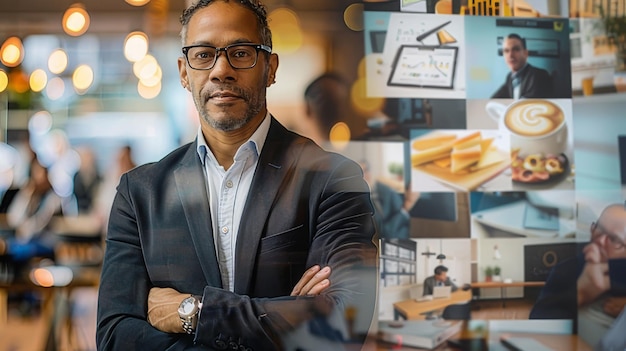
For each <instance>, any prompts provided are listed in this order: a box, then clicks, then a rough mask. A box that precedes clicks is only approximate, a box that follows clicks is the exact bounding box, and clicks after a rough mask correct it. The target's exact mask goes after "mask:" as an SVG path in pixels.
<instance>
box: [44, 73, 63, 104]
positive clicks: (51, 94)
mask: <svg viewBox="0 0 626 351" xmlns="http://www.w3.org/2000/svg"><path fill="white" fill-rule="evenodd" d="M63 94H65V82H64V81H63V79H61V78H60V77H54V78H52V79H50V81H49V82H48V85H47V86H46V96H48V99H50V100H58V99H60V98H62V97H63Z"/></svg>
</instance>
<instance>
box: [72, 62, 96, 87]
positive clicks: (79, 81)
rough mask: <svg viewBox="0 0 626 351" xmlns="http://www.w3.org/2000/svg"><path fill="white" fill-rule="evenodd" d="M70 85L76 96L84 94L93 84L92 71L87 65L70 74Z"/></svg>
mask: <svg viewBox="0 0 626 351" xmlns="http://www.w3.org/2000/svg"><path fill="white" fill-rule="evenodd" d="M72 84H73V85H74V90H76V92H77V93H78V94H84V93H85V92H87V89H89V87H90V86H91V84H93V70H92V69H91V67H89V66H88V65H80V66H78V67H76V70H74V74H72Z"/></svg>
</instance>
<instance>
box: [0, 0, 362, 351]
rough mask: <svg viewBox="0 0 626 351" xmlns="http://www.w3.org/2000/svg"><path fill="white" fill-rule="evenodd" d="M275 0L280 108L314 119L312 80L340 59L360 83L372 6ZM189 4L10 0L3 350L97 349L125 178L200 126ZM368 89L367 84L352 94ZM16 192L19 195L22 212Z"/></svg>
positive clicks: (2, 101) (2, 178) (2, 65)
mask: <svg viewBox="0 0 626 351" xmlns="http://www.w3.org/2000/svg"><path fill="white" fill-rule="evenodd" d="M264 2H265V4H266V6H267V8H268V10H269V11H270V25H271V29H272V31H273V35H274V51H275V52H277V53H278V54H279V55H280V69H279V71H278V76H277V79H276V80H277V82H278V84H276V85H274V86H272V88H271V89H269V92H268V103H269V110H270V111H271V112H272V113H273V114H274V115H275V116H276V117H277V118H278V119H279V120H281V121H282V122H283V123H284V124H286V125H287V126H289V127H290V128H292V129H294V130H298V131H302V130H306V129H307V128H309V127H308V126H307V124H306V123H307V122H306V118H304V114H305V108H304V101H303V92H304V90H305V88H306V85H307V84H308V83H309V82H310V81H312V80H313V79H314V78H315V77H316V76H318V75H320V74H322V73H324V72H328V71H335V72H339V73H340V74H341V75H343V76H344V77H345V78H346V79H347V80H348V81H351V82H354V81H357V80H358V77H359V69H361V70H362V69H363V68H362V64H361V61H362V59H363V45H362V41H363V39H362V33H361V32H362V26H363V24H362V13H363V4H362V3H360V2H357V1H352V0H315V1H310V0H266V1H264ZM190 3H191V1H190V0H126V1H125V0H109V1H97V0H82V1H81V2H75V1H74V0H24V1H9V0H1V1H0V45H1V48H0V199H2V202H1V203H0V350H44V349H45V350H95V306H96V291H97V284H98V276H99V265H100V262H101V259H102V254H103V251H102V242H103V237H104V235H105V232H106V220H107V216H108V211H109V208H110V205H111V202H112V198H113V196H114V192H115V186H116V185H117V181H118V180H119V176H120V174H121V173H123V172H125V171H126V170H128V169H130V168H132V167H134V166H135V165H139V164H143V163H146V162H150V161H156V160H158V159H160V158H161V157H163V156H164V155H165V154H167V153H168V152H170V151H171V150H173V149H174V148H175V147H177V146H179V145H181V144H183V143H186V142H188V141H191V140H192V139H193V138H194V137H195V133H196V131H197V126H198V121H197V115H196V112H195V109H194V108H193V102H192V100H191V98H190V96H189V94H188V93H187V92H186V91H185V90H184V89H182V88H181V86H180V81H179V78H178V69H177V63H176V61H177V58H178V57H179V56H180V46H181V44H180V38H179V30H180V24H179V21H178V19H179V16H180V14H181V13H182V11H183V9H184V8H186V7H187V6H188V5H190ZM363 96H364V92H363V93H361V94H359V90H358V89H357V93H356V94H353V97H352V98H353V99H357V100H358V99H359V98H361V99H363V101H364V102H367V99H364V98H363ZM358 104H359V103H357V105H358ZM360 113H361V114H362V115H363V116H366V115H367V114H368V109H367V108H365V109H363V111H360ZM359 118H360V117H359ZM359 118H356V119H355V120H353V121H352V125H354V126H357V128H358V126H359V125H361V124H362V125H365V119H362V120H361V119H359ZM42 166H43V167H42ZM41 172H44V173H41ZM46 172H47V173H46ZM38 174H39V175H38ZM41 174H43V176H41ZM46 175H47V177H46ZM20 189H28V190H29V191H27V192H26V194H24V193H22V194H19V190H20ZM28 195H30V198H29V197H28ZM11 203H19V205H21V207H20V208H19V209H18V210H14V211H13V212H14V213H11V211H10V208H9V207H10V206H9V204H11ZM14 207H19V206H14ZM28 216H31V217H29V218H25V217H28ZM35 217H36V220H35V219H34V218H35ZM29 219H30V220H29ZM42 230H43V231H46V232H47V233H46V235H47V236H48V238H50V237H51V238H52V239H50V240H52V241H53V242H54V245H53V246H52V247H50V246H46V245H45V244H48V243H47V242H45V241H46V240H47V239H46V240H44V242H43V243H42V245H41V246H43V247H26V248H24V249H23V252H21V253H20V254H21V256H19V257H17V258H16V257H9V255H6V247H7V241H8V240H11V239H10V238H12V237H16V236H17V237H22V238H29V237H30V236H32V235H33V233H35V232H38V231H42Z"/></svg>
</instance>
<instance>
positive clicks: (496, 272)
mask: <svg viewBox="0 0 626 351" xmlns="http://www.w3.org/2000/svg"><path fill="white" fill-rule="evenodd" d="M493 281H496V282H500V281H502V276H500V266H495V267H493Z"/></svg>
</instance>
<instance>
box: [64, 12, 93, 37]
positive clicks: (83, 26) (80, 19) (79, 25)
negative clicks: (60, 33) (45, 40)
mask: <svg viewBox="0 0 626 351" xmlns="http://www.w3.org/2000/svg"><path fill="white" fill-rule="evenodd" d="M87 29H89V13H87V10H86V9H85V7H84V6H83V5H82V4H74V5H72V6H70V7H69V8H68V9H67V10H66V11H65V14H63V30H64V31H65V33H67V34H68V35H71V36H74V37H77V36H79V35H83V34H85V32H86V31H87Z"/></svg>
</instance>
